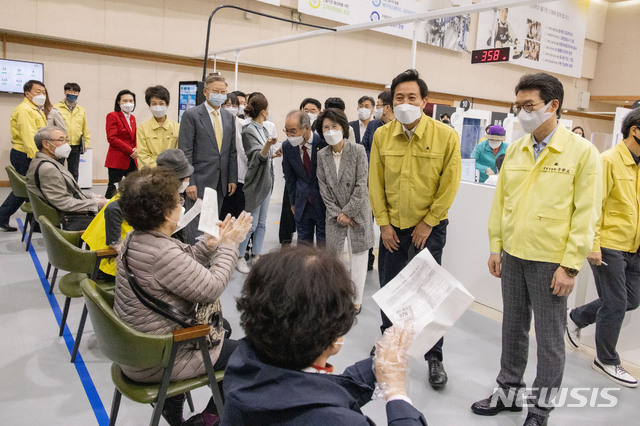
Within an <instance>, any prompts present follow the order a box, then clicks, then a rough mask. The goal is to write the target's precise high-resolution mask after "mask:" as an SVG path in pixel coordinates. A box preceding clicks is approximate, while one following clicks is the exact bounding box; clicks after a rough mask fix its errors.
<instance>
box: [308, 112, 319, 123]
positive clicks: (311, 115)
mask: <svg viewBox="0 0 640 426" xmlns="http://www.w3.org/2000/svg"><path fill="white" fill-rule="evenodd" d="M307 115H308V116H309V120H311V124H312V125H313V122H314V121H316V119H317V118H318V114H314V113H312V112H308V113H307Z"/></svg>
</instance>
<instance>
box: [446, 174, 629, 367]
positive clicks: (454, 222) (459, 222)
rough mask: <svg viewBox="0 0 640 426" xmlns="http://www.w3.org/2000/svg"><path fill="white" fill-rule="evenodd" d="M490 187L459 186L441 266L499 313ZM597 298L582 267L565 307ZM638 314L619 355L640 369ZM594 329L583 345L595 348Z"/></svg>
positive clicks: (588, 272)
mask: <svg viewBox="0 0 640 426" xmlns="http://www.w3.org/2000/svg"><path fill="white" fill-rule="evenodd" d="M494 191H495V188H494V187H493V186H488V185H483V184H475V183H468V182H462V183H461V184H460V189H459V190H458V195H457V196H456V199H455V201H454V202H453V205H452V206H451V210H450V211H449V227H448V228H447V244H446V246H445V249H444V255H443V258H442V265H443V266H444V267H445V268H446V269H447V270H448V271H449V272H451V273H452V274H453V275H454V276H455V277H456V278H457V279H458V280H459V281H460V282H461V283H462V284H463V285H464V286H465V287H466V288H467V290H469V291H470V292H471V294H472V295H473V296H474V297H475V298H476V301H477V302H478V303H480V304H483V305H485V306H488V307H491V308H493V309H496V310H498V311H500V312H502V296H501V290H500V280H499V279H498V278H495V277H493V276H492V275H491V274H489V270H488V268H487V260H488V259H489V236H488V232H487V226H488V222H489V212H490V210H491V203H492V201H493V193H494ZM596 297H597V293H596V289H595V284H594V281H593V274H592V273H591V269H590V268H589V266H588V265H587V262H586V261H585V264H584V266H583V268H582V270H581V272H580V274H578V277H577V281H576V288H575V290H574V291H573V293H572V294H571V295H570V296H569V300H568V305H569V306H570V307H575V306H579V305H582V304H584V303H585V302H590V301H592V300H594V299H595V298H596ZM638 331H640V312H630V313H627V316H626V318H625V321H624V325H623V327H622V333H621V335H620V340H619V342H618V352H619V353H620V356H621V357H622V359H624V360H625V361H628V362H631V363H634V364H636V365H640V342H639V341H638V339H637V338H636V334H637V333H638ZM594 335H595V327H593V326H592V327H588V328H586V329H585V330H584V331H583V333H582V340H581V341H582V343H584V344H585V345H587V346H591V347H595V341H594Z"/></svg>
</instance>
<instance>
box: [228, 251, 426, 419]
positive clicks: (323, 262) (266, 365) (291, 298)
mask: <svg viewBox="0 0 640 426" xmlns="http://www.w3.org/2000/svg"><path fill="white" fill-rule="evenodd" d="M353 297H354V286H353V283H352V282H351V280H350V278H349V273H348V272H347V270H346V269H345V267H344V265H343V264H342V262H341V261H340V260H339V259H338V258H337V257H336V256H335V255H334V254H332V253H330V252H328V251H323V250H321V249H318V248H313V247H309V246H298V247H295V248H286V249H283V250H282V251H278V252H272V253H269V254H266V255H264V256H262V257H261V258H260V260H259V261H258V262H256V264H255V265H254V267H253V269H251V272H250V273H249V276H248V278H247V280H246V282H245V284H244V287H243V289H242V294H241V296H240V298H239V299H238V302H237V306H238V310H239V311H240V312H241V324H242V327H243V328H244V331H245V333H246V337H245V338H244V339H242V340H240V341H239V343H238V347H237V349H236V351H235V352H234V353H233V355H232V356H231V359H230V360H229V362H228V364H227V369H226V372H225V380H224V391H225V397H226V402H225V415H224V418H223V424H227V425H276V424H277V425H363V426H364V425H372V424H373V422H372V421H371V419H369V418H368V417H366V416H365V415H364V414H362V412H361V411H360V407H362V406H363V405H364V404H366V403H367V402H368V401H370V400H371V397H372V395H373V392H374V387H375V382H376V381H377V382H378V383H379V384H381V386H380V387H381V389H382V390H383V391H382V392H383V393H384V396H385V398H386V400H387V405H386V409H387V418H388V424H390V425H391V424H393V425H395V426H400V425H407V426H409V425H426V424H427V422H426V420H425V419H424V417H423V416H422V414H421V413H420V412H419V411H418V410H417V409H416V408H414V407H413V406H412V405H411V402H410V400H409V398H408V397H407V393H406V390H405V374H406V364H407V357H406V350H407V348H408V346H409V344H410V341H411V336H410V335H408V333H407V331H406V330H400V329H397V328H395V327H392V328H390V329H389V330H388V332H386V333H385V336H384V337H383V339H382V341H381V342H379V343H378V345H377V350H376V359H375V361H374V360H373V359H371V358H368V359H365V360H363V361H360V362H357V363H356V364H354V365H352V366H351V367H349V368H347V369H346V370H345V372H344V373H343V374H339V375H337V374H336V375H334V374H331V373H332V372H333V367H332V366H331V365H330V364H329V363H328V362H327V360H328V358H329V357H330V356H332V355H335V354H336V353H338V352H339V351H340V348H341V347H342V342H343V339H344V336H345V334H347V332H348V331H349V329H350V328H351V326H352V325H353V323H354V321H355V317H356V309H355V308H354V306H353ZM327 373H328V374H327Z"/></svg>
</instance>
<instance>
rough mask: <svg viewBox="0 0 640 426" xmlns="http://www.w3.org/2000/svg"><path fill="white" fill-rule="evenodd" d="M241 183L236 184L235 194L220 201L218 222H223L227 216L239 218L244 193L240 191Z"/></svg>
mask: <svg viewBox="0 0 640 426" xmlns="http://www.w3.org/2000/svg"><path fill="white" fill-rule="evenodd" d="M243 186H244V184H243V183H240V182H238V186H237V188H236V192H234V193H233V195H227V196H226V197H224V199H223V200H222V207H221V208H220V220H224V218H225V217H227V214H230V215H231V216H233V217H238V216H240V213H242V211H243V210H244V192H243V191H242V187H243Z"/></svg>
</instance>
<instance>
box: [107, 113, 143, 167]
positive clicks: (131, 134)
mask: <svg viewBox="0 0 640 426" xmlns="http://www.w3.org/2000/svg"><path fill="white" fill-rule="evenodd" d="M130 118H131V127H129V124H128V123H127V119H126V118H125V117H124V113H123V112H122V111H118V112H116V111H113V112H110V113H109V114H107V125H106V130H107V142H109V150H108V151H107V159H106V161H105V162H104V166H105V167H108V168H111V169H122V170H127V169H128V168H129V164H130V163H131V154H132V153H133V148H135V147H136V118H135V117H134V116H133V114H131V115H130ZM136 164H138V162H137V161H136Z"/></svg>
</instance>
